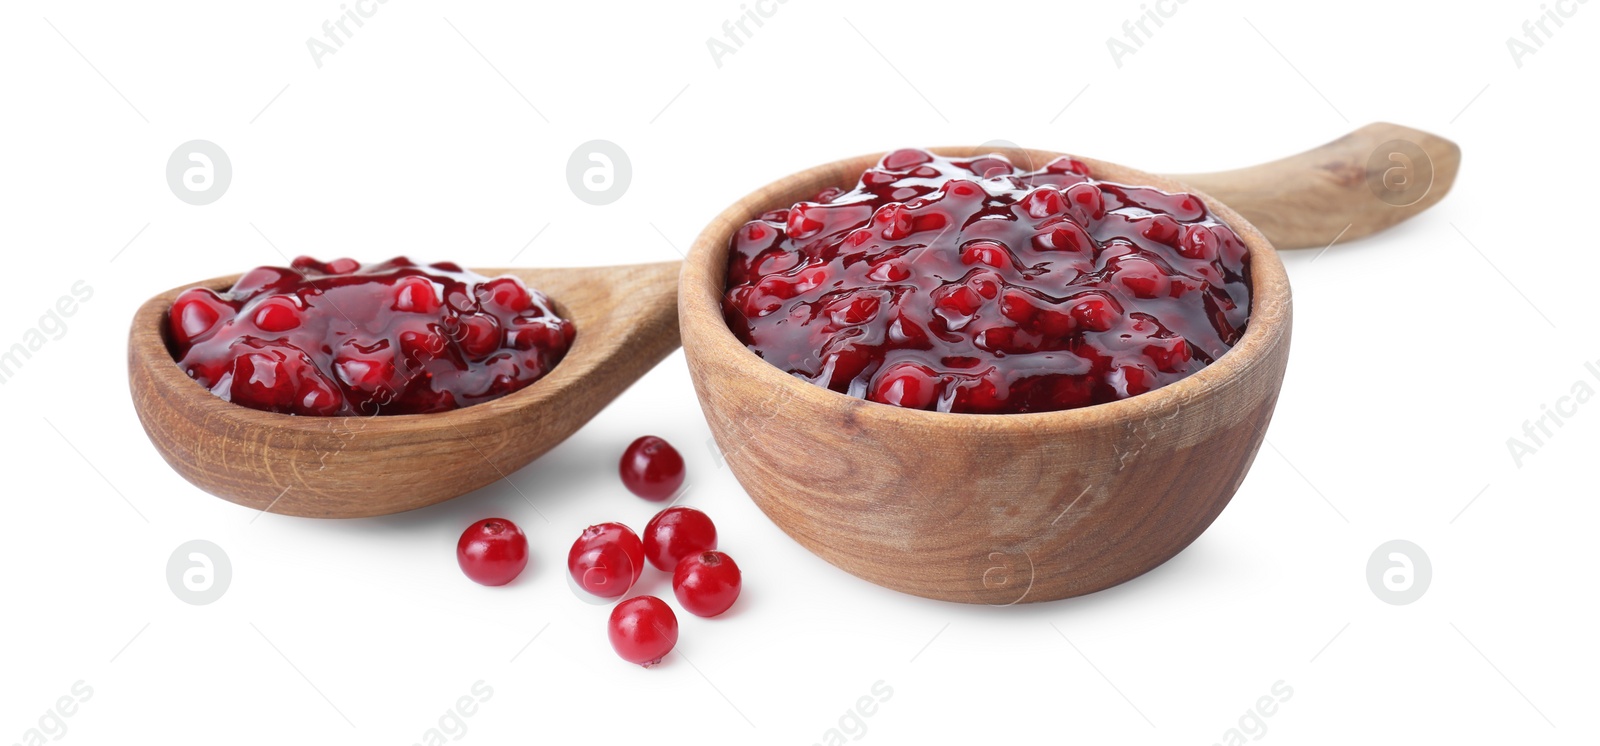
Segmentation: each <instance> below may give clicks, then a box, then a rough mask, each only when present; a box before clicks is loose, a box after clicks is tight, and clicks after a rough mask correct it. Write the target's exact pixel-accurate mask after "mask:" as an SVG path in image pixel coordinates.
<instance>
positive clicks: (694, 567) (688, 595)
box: [672, 552, 743, 617]
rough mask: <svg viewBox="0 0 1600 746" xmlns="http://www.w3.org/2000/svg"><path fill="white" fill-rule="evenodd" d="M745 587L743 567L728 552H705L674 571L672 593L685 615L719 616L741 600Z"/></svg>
mask: <svg viewBox="0 0 1600 746" xmlns="http://www.w3.org/2000/svg"><path fill="white" fill-rule="evenodd" d="M742 584H743V583H742V582H741V580H740V576H739V566H738V565H736V564H734V562H733V558H732V557H729V556H728V555H727V554H726V553H724V552H701V553H700V554H696V555H691V556H689V557H685V558H684V560H683V561H682V562H679V563H678V567H677V569H675V570H673V571H672V593H673V595H676V596H677V597H678V603H680V604H682V605H683V609H684V611H687V612H689V613H690V614H693V615H695V616H708V617H709V616H716V615H718V614H721V613H722V612H724V611H727V610H728V607H729V606H732V605H733V602H734V600H736V599H738V598H739V588H740V587H741V585H742Z"/></svg>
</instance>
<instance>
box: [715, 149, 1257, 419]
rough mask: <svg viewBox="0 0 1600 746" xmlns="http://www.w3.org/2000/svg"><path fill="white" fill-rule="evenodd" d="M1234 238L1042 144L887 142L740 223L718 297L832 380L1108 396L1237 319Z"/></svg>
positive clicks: (796, 369)
mask: <svg viewBox="0 0 1600 746" xmlns="http://www.w3.org/2000/svg"><path fill="white" fill-rule="evenodd" d="M1249 259H1250V257H1249V254H1248V253H1247V252H1246V250H1245V246H1244V243H1243V242H1242V241H1240V240H1239V237H1238V235H1237V234H1235V233H1234V232H1233V230H1232V229H1231V228H1229V227H1228V226H1227V225H1225V224H1223V223H1222V222H1221V221H1219V220H1217V219H1216V218H1215V217H1213V216H1212V215H1211V214H1210V213H1209V212H1208V211H1207V210H1206V207H1205V204H1204V203H1202V202H1201V201H1200V199H1199V198H1198V197H1195V196H1194V195H1191V194H1169V193H1167V192H1163V191H1161V190H1158V189H1154V188H1151V187H1143V186H1130V185H1125V184H1116V183H1112V182H1108V181H1099V180H1097V179H1095V178H1093V175H1092V174H1090V173H1089V169H1088V167H1087V166H1085V165H1084V164H1083V163H1082V162H1081V161H1077V160H1073V159H1071V158H1066V157H1062V158H1057V159H1056V160H1054V161H1051V162H1050V163H1048V164H1046V165H1045V166H1044V168H1042V169H1039V170H1037V171H1028V172H1023V171H1021V170H1019V169H1018V168H1016V167H1015V166H1013V165H1012V164H1011V163H1010V162H1009V161H1007V160H1006V159H1005V158H1003V157H1000V156H996V155H989V156H982V157H977V158H944V157H940V156H936V155H933V154H932V153H928V152H926V151H922V150H897V151H895V152H893V153H890V154H888V155H886V156H884V157H883V159H882V160H881V161H879V162H878V165H877V166H875V167H873V168H871V169H869V170H867V172H866V173H864V174H862V175H861V180H860V183H858V184H857V185H856V187H855V188H854V189H851V190H849V191H844V190H842V189H837V188H834V189H828V190H825V191H823V192H822V193H821V194H818V195H817V196H816V197H815V198H814V199H812V200H811V201H809V202H800V203H798V204H795V205H794V206H793V207H790V208H788V209H786V210H773V211H772V212H768V213H766V214H763V215H761V216H760V217H758V218H757V219H755V220H752V221H750V222H748V223H745V224H744V226H743V227H741V228H739V230H738V231H736V232H735V234H734V236H733V239H732V241H731V246H730V252H729V261H728V279H727V288H726V293H725V294H724V296H723V313H724V315H725V317H726V318H727V321H728V325H729V327H730V328H731V329H732V330H733V333H734V334H735V335H736V336H737V337H738V338H739V340H740V341H742V342H744V344H745V345H746V346H747V347H749V348H750V350H752V351H754V352H755V353H756V354H757V355H760V356H761V357H762V358H763V359H765V360H766V361H768V362H770V363H772V364H773V365H776V366H777V367H779V368H781V369H782V370H784V371H787V372H788V373H790V374H792V375H795V376H797V377H800V378H802V379H805V380H807V381H810V382H812V383H815V384H817V385H819V386H823V387H826V388H829V389H832V390H834V391H838V392H841V393H845V394H849V395H850V396H854V397H858V398H865V399H869V400H872V401H875V402H882V403H885V404H892V405H896V406H901V407H908V408H911V409H926V410H936V411H940V412H959V413H1019V412H1049V411H1056V410H1062V409H1073V408H1076V407H1084V406H1089V405H1092V404H1101V403H1105V402H1111V401H1116V400H1119V399H1126V398H1128V397H1130V396H1136V395H1138V394H1142V393H1144V392H1147V391H1151V390H1153V389H1156V388H1160V387H1161V386H1165V385H1167V384H1169V383H1173V382H1174V381H1177V380H1179V379H1181V378H1183V377H1185V376H1187V375H1189V374H1191V373H1194V372H1195V371H1198V370H1200V369H1201V368H1204V367H1205V366H1206V365H1207V364H1209V363H1211V362H1213V361H1214V360H1216V359H1217V357H1218V356H1220V355H1222V354H1223V353H1224V352H1226V351H1227V350H1228V348H1230V347H1232V346H1233V345H1234V344H1235V343H1237V342H1238V341H1239V338H1240V337H1241V336H1242V335H1243V334H1244V329H1245V322H1246V320H1247V318H1248V316H1249V309H1250V279H1249V278H1250V273H1249V269H1250V265H1249Z"/></svg>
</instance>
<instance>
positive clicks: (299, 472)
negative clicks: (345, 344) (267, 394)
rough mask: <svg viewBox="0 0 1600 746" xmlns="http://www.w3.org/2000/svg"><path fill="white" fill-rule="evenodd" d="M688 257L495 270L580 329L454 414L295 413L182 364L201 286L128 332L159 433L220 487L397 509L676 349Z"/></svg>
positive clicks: (554, 437)
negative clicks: (561, 349) (254, 404)
mask: <svg viewBox="0 0 1600 746" xmlns="http://www.w3.org/2000/svg"><path fill="white" fill-rule="evenodd" d="M680 264H681V262H667V263H663V264H643V265H634V266H623V267H594V268H585V269H483V270H477V271H478V272H479V273H480V274H484V275H487V276H490V277H493V276H497V275H502V274H510V275H515V276H517V277H519V278H521V279H522V280H523V282H526V283H527V284H528V286H529V287H533V288H538V289H539V290H542V291H544V292H545V293H546V294H547V295H549V296H550V298H551V299H552V301H553V302H554V303H555V306H556V308H557V310H558V311H559V312H560V313H561V314H562V315H563V316H565V317H567V318H569V319H571V320H572V322H573V324H574V325H575V326H576V327H577V330H578V334H577V337H576V338H574V340H573V344H572V348H571V349H570V350H569V351H568V352H567V355H566V357H565V358H563V359H562V361H561V363H560V364H559V365H557V366H556V367H555V369H554V370H552V371H551V372H550V373H549V374H548V375H546V376H545V377H544V378H542V379H540V380H538V381H537V382H535V383H533V384H532V385H530V386H528V387H527V388H524V389H522V390H521V391H518V392H516V393H514V394H511V395H509V396H505V397H502V398H500V399H495V400H493V401H489V402H484V403H482V404H478V405H476V406H471V407H466V408H464V409H458V410H455V411H452V412H444V413H439V414H422V415H395V416H380V417H296V416H291V415H285V414H274V413H271V412H262V411H258V410H255V409H250V408H248V407H242V406H239V405H237V404H232V403H229V402H226V401H223V400H222V399H220V398H218V397H216V396H214V395H212V393H211V392H209V391H207V390H206V389H205V388H203V387H201V386H200V385H199V384H197V383H195V382H194V381H193V380H191V379H190V378H189V377H188V376H187V375H185V374H184V372H183V371H182V370H180V369H179V368H178V366H177V364H176V363H175V362H174V361H173V357H172V353H171V351H170V350H169V349H168V347H167V341H166V339H165V338H164V336H163V329H164V328H165V324H166V317H167V309H169V308H171V306H172V302H173V300H174V299H176V298H177V296H178V294H179V293H180V292H182V291H183V290H185V289H187V288H190V287H195V286H196V285H200V286H204V287H209V288H213V289H216V290H224V289H226V288H228V287H230V286H231V285H232V284H233V282H234V280H236V279H238V276H233V277H219V278H216V279H213V280H206V281H204V282H200V283H190V284H188V285H184V286H182V287H179V288H174V289H172V290H169V291H167V292H165V293H162V294H160V295H157V296H156V297H154V298H151V299H150V300H149V301H146V302H145V304H144V305H143V306H141V307H140V308H139V310H138V312H137V313H136V314H135V315H134V318H133V328H132V329H131V331H130V332H129V334H128V381H129V386H130V388H131V389H132V392H133V405H134V409H135V410H136V411H137V412H138V413H139V420H140V422H142V423H143V424H144V429H145V432H146V433H147V434H149V436H150V442H151V443H153V444H155V447H156V450H157V451H158V452H160V453H161V456H162V458H165V459H166V460H167V463H168V464H171V465H172V468H173V469H176V470H177V472H178V473H179V474H181V475H183V477H184V478H185V479H188V480H189V481H190V482H193V483H194V484H195V486H197V487H199V488H200V489H203V490H205V491H207V492H210V493H211V494H213V495H216V496H218V497H222V498H224V499H227V500H231V501H233V502H236V503H239V504H240V505H245V506H248V507H251V508H255V509H257V510H265V511H270V512H273V513H281V514H284V515H297V516H309V517H316V518H353V517H360V516H374V515H385V514H388V513H398V512H400V511H404V510H411V509H414V508H420V507H423V506H425V505H432V504H434V503H437V502H440V501H443V500H447V499H449V498H452V497H455V496H457V495H461V494H465V493H467V492H470V491H472V490H475V489H477V488H479V487H483V486H485V485H487V484H490V483H492V482H494V481H496V480H499V479H502V478H504V477H505V476H506V475H508V474H510V473H512V472H514V471H516V470H517V469H520V468H522V467H523V466H525V465H526V464H527V463H528V462H530V461H532V460H533V459H535V458H538V457H539V456H540V455H542V454H544V453H545V452H546V451H548V450H550V449H551V448H553V447H555V446H556V444H558V443H560V442H561V441H563V440H565V439H566V438H567V436H569V435H571V434H572V433H573V432H575V431H576V430H577V429H578V428H579V427H581V426H582V425H583V424H584V423H585V422H588V421H589V419H590V418H592V417H594V415H595V414H596V413H598V412H599V411H600V410H601V409H602V408H603V407H604V406H605V405H606V404H607V403H609V402H610V401H611V400H612V399H614V398H616V396H617V395H618V394H620V393H622V391H623V390H624V389H626V388H627V387H628V386H629V385H631V384H632V383H633V382H634V381H635V380H637V379H638V378H639V376H641V375H643V374H644V373H645V372H646V371H648V370H650V368H652V367H654V366H655V364H656V363H658V362H660V361H661V359H662V358H664V357H666V356H667V355H668V354H669V353H671V352H672V351H673V350H674V349H677V347H678V324H677V318H676V306H677V277H678V269H679V266H680Z"/></svg>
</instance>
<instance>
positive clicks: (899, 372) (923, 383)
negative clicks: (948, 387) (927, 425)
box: [867, 363, 940, 409]
mask: <svg viewBox="0 0 1600 746" xmlns="http://www.w3.org/2000/svg"><path fill="white" fill-rule="evenodd" d="M939 389H940V385H939V378H938V377H937V376H935V375H934V373H933V371H932V370H931V369H929V368H928V367H927V366H925V365H918V364H916V363H898V364H895V365H892V366H890V367H888V368H886V369H884V371H883V372H882V373H880V374H878V382H877V383H876V384H875V385H874V386H873V387H872V393H871V394H869V395H868V397H867V398H869V399H871V400H872V401H875V402H882V403H884V404H893V405H895V406H897V407H906V408H908V409H927V408H928V405H930V404H933V402H934V400H935V399H937V398H938V396H939Z"/></svg>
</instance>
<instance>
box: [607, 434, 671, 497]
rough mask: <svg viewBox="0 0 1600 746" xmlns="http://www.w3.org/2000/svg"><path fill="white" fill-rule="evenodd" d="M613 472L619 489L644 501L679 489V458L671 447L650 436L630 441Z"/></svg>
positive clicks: (667, 494) (667, 495) (669, 495)
mask: <svg viewBox="0 0 1600 746" xmlns="http://www.w3.org/2000/svg"><path fill="white" fill-rule="evenodd" d="M617 470H618V472H619V473H621V475H622V484H623V486H625V487H627V488H628V491H629V492H632V493H633V494H635V495H638V496H639V497H642V498H644V499H646V500H665V499H667V498H670V497H672V496H673V495H674V494H676V493H677V491H678V488H679V487H681V486H683V471H684V470H683V456H681V455H679V454H678V449H676V448H673V447H672V444H670V443H668V442H667V441H665V440H662V439H660V438H657V437H656V436H654V435H646V436H644V437H642V438H639V439H638V440H635V441H633V443H631V444H630V445H629V446H628V450H626V451H623V452H622V462H621V463H620V464H618V466H617Z"/></svg>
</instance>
